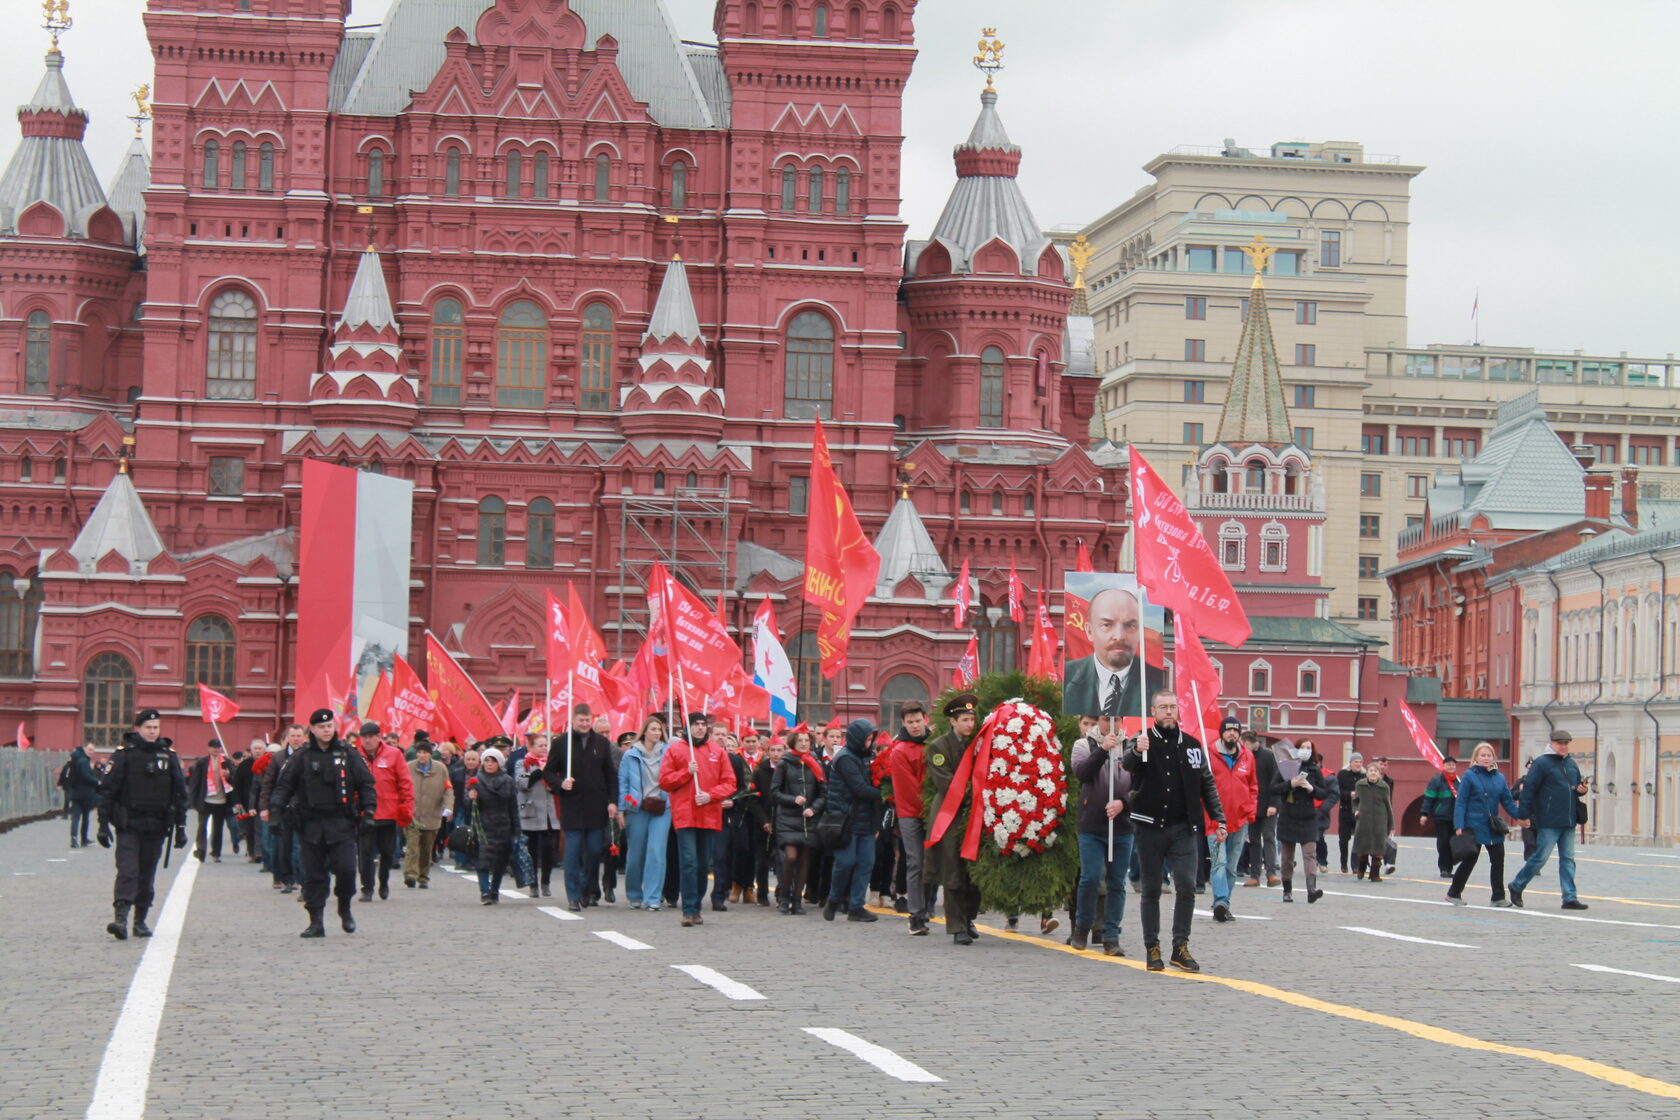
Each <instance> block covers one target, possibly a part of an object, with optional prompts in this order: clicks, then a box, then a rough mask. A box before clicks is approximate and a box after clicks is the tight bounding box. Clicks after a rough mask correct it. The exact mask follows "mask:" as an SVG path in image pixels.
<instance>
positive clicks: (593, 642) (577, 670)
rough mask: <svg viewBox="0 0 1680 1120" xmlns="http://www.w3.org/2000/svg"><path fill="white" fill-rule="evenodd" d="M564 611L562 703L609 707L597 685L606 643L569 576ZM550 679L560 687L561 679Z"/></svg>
mask: <svg viewBox="0 0 1680 1120" xmlns="http://www.w3.org/2000/svg"><path fill="white" fill-rule="evenodd" d="M566 614H567V615H568V616H569V622H570V623H571V629H570V631H569V634H568V641H567V648H568V655H567V656H568V660H567V662H566V671H567V672H568V673H569V674H570V677H571V685H572V694H571V695H570V696H565V697H563V699H564V701H565V707H566V708H567V709H570V708H571V706H572V705H573V704H588V705H589V706H590V708H591V709H593V710H595V711H601V710H604V709H606V708H607V707H609V705H608V703H607V694H606V692H605V691H604V690H603V689H602V688H601V662H603V661H605V660H606V659H607V649H606V643H605V642H603V641H601V635H600V632H599V631H597V630H596V629H595V624H594V623H592V622H590V621H589V612H588V611H586V610H584V609H583V600H581V599H579V598H578V593H577V587H576V586H575V585H574V584H573V583H572V581H571V580H567V581H566ZM554 683H555V684H556V685H557V686H559V688H560V689H561V690H562V691H564V689H565V687H566V681H565V680H564V679H562V678H559V677H556V678H555V680H554ZM554 710H555V711H557V712H558V711H560V710H561V709H560V706H559V705H558V704H556V706H555V709H554ZM554 726H555V727H559V726H560V722H559V721H555V722H554Z"/></svg>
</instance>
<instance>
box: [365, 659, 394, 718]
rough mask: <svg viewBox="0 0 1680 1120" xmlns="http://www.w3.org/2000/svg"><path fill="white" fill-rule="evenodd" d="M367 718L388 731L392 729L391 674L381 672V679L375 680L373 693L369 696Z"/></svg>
mask: <svg viewBox="0 0 1680 1120" xmlns="http://www.w3.org/2000/svg"><path fill="white" fill-rule="evenodd" d="M367 718H369V719H371V720H372V721H373V722H374V723H377V724H378V725H379V726H381V727H383V728H385V729H386V730H387V731H389V730H391V727H390V724H391V674H389V673H381V674H379V679H378V680H377V681H374V682H373V693H372V695H370V696H369V697H368V708H367Z"/></svg>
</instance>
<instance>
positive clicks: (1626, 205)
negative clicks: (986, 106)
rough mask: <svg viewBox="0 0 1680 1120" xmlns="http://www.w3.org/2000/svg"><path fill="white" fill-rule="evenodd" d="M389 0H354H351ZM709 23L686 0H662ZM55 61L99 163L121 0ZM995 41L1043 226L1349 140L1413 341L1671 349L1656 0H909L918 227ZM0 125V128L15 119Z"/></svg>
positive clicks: (1665, 102)
mask: <svg viewBox="0 0 1680 1120" xmlns="http://www.w3.org/2000/svg"><path fill="white" fill-rule="evenodd" d="M390 2H391V0H356V4H355V8H354V13H353V15H354V20H355V22H358V23H362V22H366V23H373V22H377V21H378V20H379V19H380V18H382V16H383V14H384V12H385V10H386V9H387V8H388V7H389V4H390ZM666 3H667V4H668V6H669V7H670V9H671V12H672V14H673V16H674V17H675V19H676V23H677V28H678V30H679V32H680V33H681V34H682V35H683V36H684V37H686V38H691V39H699V40H709V39H710V38H711V35H712V31H711V13H712V8H713V3H712V0H666ZM71 8H72V15H73V16H74V17H75V18H76V20H77V26H76V27H75V29H74V30H72V31H71V32H70V33H69V34H68V35H67V36H66V38H65V52H66V56H67V65H66V75H67V77H68V80H69V82H70V86H71V89H72V91H73V92H74V93H75V95H76V98H77V101H78V102H79V103H80V104H81V105H82V106H83V107H84V108H86V109H87V110H88V112H89V113H90V114H91V116H92V117H93V123H92V125H91V127H90V135H89V143H88V147H89V151H90V154H91V155H92V156H93V159H94V162H95V165H96V166H97V168H98V169H99V173H100V177H101V178H102V179H108V178H109V177H110V175H111V174H112V172H113V171H114V169H115V167H116V164H117V161H118V159H119V157H120V155H121V153H122V150H123V148H124V147H125V146H126V144H127V142H128V137H129V135H130V127H129V125H128V124H127V122H126V121H124V120H123V119H122V118H123V116H124V114H125V113H127V112H128V111H129V103H128V101H127V99H126V98H127V93H128V91H129V90H131V89H133V88H134V86H136V85H137V84H139V83H140V82H142V81H145V80H148V79H149V77H150V70H149V64H150V56H149V54H148V52H147V50H146V47H145V39H144V29H143V27H142V25H141V21H140V13H141V11H142V10H143V9H144V3H143V0H72V4H71ZM3 9H4V10H3V12H0V74H3V75H4V78H3V79H0V103H6V101H7V98H8V97H9V98H10V100H11V101H12V102H22V101H24V100H27V98H28V96H29V94H30V93H31V91H32V90H33V89H34V87H35V84H36V83H37V81H38V80H39V77H40V73H41V61H40V60H41V56H42V54H43V53H44V51H45V48H46V37H45V33H44V32H42V31H40V30H39V29H38V25H39V23H40V16H39V5H37V4H35V3H33V2H32V0H6V2H5V3H4V4H3ZM982 21H983V22H984V23H986V24H987V25H995V26H997V27H998V29H999V33H1000V37H1001V38H1003V39H1004V40H1005V42H1006V43H1007V44H1008V47H1007V50H1006V51H1005V59H1006V62H1007V64H1008V68H1007V69H1006V70H1005V71H1004V72H1003V74H1002V75H1001V76H1000V77H999V79H998V88H999V90H1000V92H1001V94H1002V101H1001V102H1000V104H999V110H1000V112H1001V113H1002V115H1003V119H1004V122H1005V124H1006V125H1007V126H1008V128H1009V130H1010V133H1011V135H1012V136H1013V138H1014V140H1015V142H1016V143H1018V144H1020V145H1021V146H1022V147H1023V148H1024V149H1025V150H1026V154H1025V159H1024V161H1023V164H1022V168H1021V182H1022V186H1023V188H1024V189H1025V190H1026V193H1027V197H1028V199H1029V201H1030V202H1031V203H1032V205H1033V208H1034V211H1035V212H1036V214H1037V216H1038V219H1039V221H1040V222H1041V223H1042V224H1043V225H1045V226H1046V227H1052V228H1053V227H1058V226H1067V225H1080V224H1083V223H1085V222H1088V221H1090V220H1091V219H1093V218H1094V217H1096V216H1097V215H1099V214H1101V213H1103V212H1104V211H1106V210H1108V209H1109V208H1110V207H1112V206H1114V205H1115V204H1117V203H1119V202H1120V201H1122V200H1124V199H1125V198H1127V197H1129V196H1130V195H1131V194H1133V193H1134V192H1135V191H1136V190H1137V189H1138V188H1139V187H1141V186H1143V185H1144V182H1145V180H1146V176H1145V175H1144V174H1143V172H1142V171H1141V170H1140V167H1141V166H1142V165H1143V164H1144V163H1146V162H1147V161H1148V160H1149V159H1151V158H1152V157H1154V156H1156V155H1158V154H1160V153H1162V152H1164V151H1167V150H1169V149H1171V148H1173V147H1175V146H1177V145H1180V144H1195V145H1214V144H1219V143H1220V142H1221V141H1222V140H1223V139H1224V138H1225V137H1227V136H1229V137H1234V138H1235V139H1236V140H1237V142H1238V143H1240V144H1243V145H1245V146H1247V147H1250V148H1255V149H1259V148H1263V147H1266V146H1268V145H1270V144H1271V143H1272V142H1273V141H1276V140H1285V139H1304V140H1327V139H1337V140H1356V141H1359V142H1361V143H1363V144H1364V145H1365V147H1366V150H1367V151H1370V152H1376V153H1392V154H1396V155H1398V156H1400V157H1401V158H1402V159H1403V160H1404V161H1405V162H1407V163H1417V164H1423V165H1425V167H1426V168H1427V170H1426V171H1425V172H1424V173H1423V174H1422V175H1420V176H1419V177H1418V178H1417V179H1416V180H1414V181H1413V205H1412V238H1411V272H1410V274H1411V284H1410V300H1411V302H1410V312H1411V338H1410V342H1411V343H1412V344H1413V345H1423V344H1426V343H1430V342H1467V341H1469V340H1470V338H1471V332H1472V329H1473V328H1472V325H1471V322H1470V308H1471V304H1472V302H1473V301H1474V299H1475V296H1476V292H1477V290H1478V289H1480V292H1481V311H1482V316H1481V323H1482V326H1481V334H1482V339H1483V341H1484V342H1487V343H1489V344H1494V345H1512V346H1534V347H1539V348H1547V349H1563V350H1570V349H1576V348H1580V349H1585V350H1586V351H1588V352H1589V353H1599V354H1610V355H1614V354H1617V353H1620V352H1621V351H1624V350H1625V351H1627V352H1628V353H1629V354H1632V355H1635V356H1642V357H1661V356H1663V355H1666V354H1668V353H1670V352H1673V351H1680V316H1676V314H1675V310H1674V303H1675V300H1676V295H1677V292H1680V286H1677V284H1676V281H1675V278H1674V272H1673V266H1674V264H1675V262H1676V260H1680V223H1676V222H1675V221H1674V220H1673V211H1672V207H1671V206H1670V205H1669V204H1667V203H1664V202H1662V201H1661V200H1662V199H1663V198H1665V197H1667V195H1668V193H1669V190H1670V189H1671V188H1672V185H1673V184H1674V183H1675V182H1677V181H1680V142H1677V141H1676V129H1675V127H1674V126H1675V120H1676V105H1677V103H1680V78H1676V76H1675V75H1676V67H1675V64H1674V48H1675V44H1676V43H1677V42H1680V3H1677V2H1675V0H1599V2H1597V3H1593V4H1586V3H1582V2H1581V0H1473V2H1471V3H1465V2H1464V0H1409V2H1408V3H1405V4H1376V3H1350V2H1349V0H1272V2H1271V3H1268V4H1254V3H1246V2H1239V0H985V2H983V3H976V2H974V0H922V3H921V7H920V10H919V12H918V13H917V17H916V23H917V47H918V48H919V49H920V51H921V57H920V58H919V60H918V61H917V64H916V70H915V74H914V76H913V78H912V81H911V84H910V88H909V91H908V95H907V100H906V116H905V133H906V135H907V137H908V140H907V141H906V145H905V161H906V174H905V196H906V197H905V204H904V205H905V217H906V219H907V220H908V222H909V224H910V231H911V236H926V235H927V233H928V231H929V229H930V228H931V227H932V225H933V222H934V220H935V219H936V218H937V217H938V215H939V210H940V208H941V207H942V206H943V205H944V201H945V197H946V195H947V193H948V192H949V190H950V186H951V181H952V175H953V171H952V167H951V160H950V149H951V146H952V145H953V144H956V143H958V142H959V141H961V140H962V139H963V138H964V137H965V136H966V135H967V134H968V128H969V125H970V124H971V123H972V119H973V116H974V114H975V112H976V111H977V110H978V103H977V101H976V97H977V94H978V92H979V89H980V86H981V84H982V83H981V79H980V78H979V76H978V75H977V74H976V73H975V72H974V70H973V69H972V68H971V66H970V59H971V58H972V57H973V55H974V45H975V41H976V40H977V39H978V37H979V35H978V32H979V28H980V24H981V23H982ZM16 136H17V133H16V126H15V125H14V124H11V123H10V122H5V123H4V125H0V150H4V151H6V152H8V153H9V152H10V150H11V148H12V146H13V145H14V144H15V143H16Z"/></svg>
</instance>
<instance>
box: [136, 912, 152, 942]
mask: <svg viewBox="0 0 1680 1120" xmlns="http://www.w3.org/2000/svg"><path fill="white" fill-rule="evenodd" d="M150 910H151V907H150V906H136V907H135V908H134V936H136V937H150V936H151V935H152V927H151V926H149V925H147V924H146V914H147V912H148V911H150Z"/></svg>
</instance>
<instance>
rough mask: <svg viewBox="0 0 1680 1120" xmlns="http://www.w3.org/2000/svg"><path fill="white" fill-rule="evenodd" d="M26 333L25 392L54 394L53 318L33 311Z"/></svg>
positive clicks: (24, 356) (26, 324) (24, 354)
mask: <svg viewBox="0 0 1680 1120" xmlns="http://www.w3.org/2000/svg"><path fill="white" fill-rule="evenodd" d="M24 332H25V341H24V353H23V391H24V392H26V393H30V394H33V395H37V396H43V397H44V396H46V395H47V394H49V393H51V392H52V316H50V315H48V314H47V313H46V312H45V311H31V312H30V313H29V318H28V319H27V320H25V327H24Z"/></svg>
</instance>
